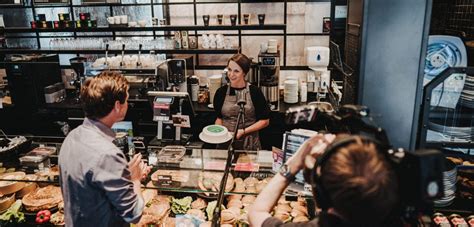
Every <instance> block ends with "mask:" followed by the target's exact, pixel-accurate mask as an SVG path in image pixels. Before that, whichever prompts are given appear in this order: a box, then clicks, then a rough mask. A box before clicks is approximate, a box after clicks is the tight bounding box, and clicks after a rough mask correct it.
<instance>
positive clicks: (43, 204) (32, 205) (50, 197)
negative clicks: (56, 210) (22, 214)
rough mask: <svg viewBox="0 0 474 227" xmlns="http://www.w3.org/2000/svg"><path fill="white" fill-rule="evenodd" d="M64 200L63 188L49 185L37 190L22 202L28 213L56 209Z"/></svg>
mask: <svg viewBox="0 0 474 227" xmlns="http://www.w3.org/2000/svg"><path fill="white" fill-rule="evenodd" d="M62 200H63V197H62V194H61V188H59V187H56V186H52V185H49V186H46V187H44V188H37V189H36V190H35V191H33V192H31V193H29V194H27V195H26V196H24V197H23V199H22V200H21V201H22V203H23V206H24V208H25V209H26V210H27V211H39V210H46V209H51V208H53V207H56V206H57V205H58V204H59V203H60V202H62Z"/></svg>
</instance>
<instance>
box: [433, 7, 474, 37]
mask: <svg viewBox="0 0 474 227" xmlns="http://www.w3.org/2000/svg"><path fill="white" fill-rule="evenodd" d="M446 29H448V30H453V31H458V32H459V31H460V32H465V33H466V36H467V37H469V38H471V39H472V38H474V0H434V1H433V10H432V16H431V30H430V33H431V34H443V33H444V32H445V30H446Z"/></svg>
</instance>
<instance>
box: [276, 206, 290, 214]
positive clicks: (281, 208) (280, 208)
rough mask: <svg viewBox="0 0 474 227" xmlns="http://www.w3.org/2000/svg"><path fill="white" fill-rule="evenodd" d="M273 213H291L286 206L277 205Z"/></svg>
mask: <svg viewBox="0 0 474 227" xmlns="http://www.w3.org/2000/svg"><path fill="white" fill-rule="evenodd" d="M275 211H283V212H286V213H290V212H291V207H290V205H288V204H278V205H277V206H276V208H275Z"/></svg>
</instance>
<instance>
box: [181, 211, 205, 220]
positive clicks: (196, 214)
mask: <svg viewBox="0 0 474 227" xmlns="http://www.w3.org/2000/svg"><path fill="white" fill-rule="evenodd" d="M186 214H189V215H191V216H194V217H197V218H199V219H201V220H206V215H205V214H204V212H202V210H199V209H189V210H188V211H187V212H186Z"/></svg>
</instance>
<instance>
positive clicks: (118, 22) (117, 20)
mask: <svg viewBox="0 0 474 227" xmlns="http://www.w3.org/2000/svg"><path fill="white" fill-rule="evenodd" d="M114 22H115V24H120V23H121V22H120V16H114Z"/></svg>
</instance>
